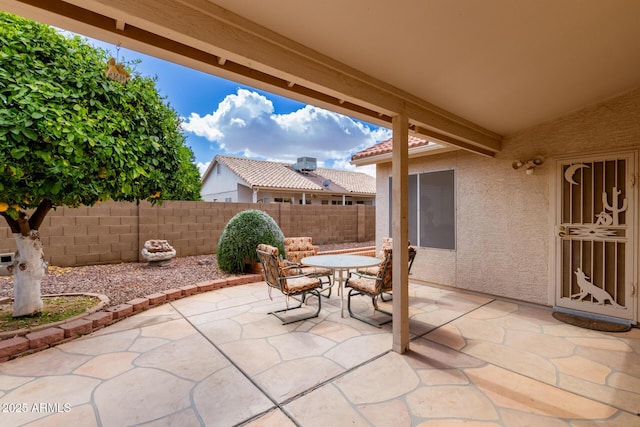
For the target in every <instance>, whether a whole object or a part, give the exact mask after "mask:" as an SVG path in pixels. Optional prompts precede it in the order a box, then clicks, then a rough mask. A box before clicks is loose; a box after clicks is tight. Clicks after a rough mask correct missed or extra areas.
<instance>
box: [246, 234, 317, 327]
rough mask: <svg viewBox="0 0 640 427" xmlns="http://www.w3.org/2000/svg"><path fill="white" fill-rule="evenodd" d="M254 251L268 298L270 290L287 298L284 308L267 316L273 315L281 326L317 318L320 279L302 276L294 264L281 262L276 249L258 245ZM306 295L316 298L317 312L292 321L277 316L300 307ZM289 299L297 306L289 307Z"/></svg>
mask: <svg viewBox="0 0 640 427" xmlns="http://www.w3.org/2000/svg"><path fill="white" fill-rule="evenodd" d="M256 251H257V253H258V258H259V259H260V263H261V264H262V274H263V277H264V280H265V282H266V283H267V285H268V286H269V288H268V289H269V298H271V290H272V289H278V290H279V291H280V292H282V293H283V294H284V295H285V296H286V298H287V299H286V308H283V309H281V310H276V311H272V312H270V313H269V314H273V315H274V316H275V317H277V318H278V319H280V321H281V322H282V324H283V325H286V324H288V323H293V322H299V321H301V320H307V319H311V318H314V317H318V315H319V314H320V308H321V298H320V292H319V290H320V288H321V287H322V283H321V282H320V279H318V278H317V277H311V276H309V275H307V274H302V273H301V271H300V268H299V267H298V266H297V265H295V264H290V263H283V262H281V260H280V257H279V253H278V248H276V247H275V246H270V245H264V244H260V245H258V247H257V249H256ZM308 293H309V294H313V295H315V296H317V297H318V310H317V311H316V312H315V313H313V314H312V315H310V316H306V317H297V318H294V319H287V318H285V317H282V316H280V315H279V313H282V312H287V311H289V310H295V309H297V308H300V307H302V305H303V304H304V303H305V301H306V296H307V294H308ZM297 296H300V299H297V298H296V297H297ZM290 297H291V298H293V299H295V300H296V301H298V302H299V304H298V305H297V306H295V307H289V298H290Z"/></svg>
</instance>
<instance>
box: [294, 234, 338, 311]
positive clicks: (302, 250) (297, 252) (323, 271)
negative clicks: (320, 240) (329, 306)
mask: <svg viewBox="0 0 640 427" xmlns="http://www.w3.org/2000/svg"><path fill="white" fill-rule="evenodd" d="M284 252H285V257H286V258H284V260H285V261H287V262H289V263H292V264H298V266H299V267H300V270H301V272H302V273H304V274H308V275H309V276H311V277H317V278H318V279H320V282H321V283H322V290H321V291H320V292H321V293H322V292H324V291H326V290H328V292H327V294H326V295H324V294H322V295H323V296H324V297H326V298H329V297H330V296H331V288H332V284H333V281H332V279H333V272H332V271H331V270H330V269H328V268H320V267H310V266H307V265H303V264H302V263H301V262H300V261H301V260H302V258H305V257H308V256H313V255H318V246H316V245H314V244H313V243H312V238H311V237H306V236H305V237H285V238H284Z"/></svg>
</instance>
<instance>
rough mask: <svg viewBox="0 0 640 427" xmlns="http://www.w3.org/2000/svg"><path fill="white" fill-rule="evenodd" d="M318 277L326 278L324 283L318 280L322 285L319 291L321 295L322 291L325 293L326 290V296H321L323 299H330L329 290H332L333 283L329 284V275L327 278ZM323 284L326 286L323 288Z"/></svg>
mask: <svg viewBox="0 0 640 427" xmlns="http://www.w3.org/2000/svg"><path fill="white" fill-rule="evenodd" d="M320 277H326V278H327V280H326V282H325V281H323V280H322V279H321V278H320V283H322V289H321V290H320V292H321V293H322V292H324V291H326V290H329V292H327V294H326V295H322V296H323V297H325V298H330V297H331V289H333V283H331V275H327V276H320ZM325 284H326V285H327V286H325Z"/></svg>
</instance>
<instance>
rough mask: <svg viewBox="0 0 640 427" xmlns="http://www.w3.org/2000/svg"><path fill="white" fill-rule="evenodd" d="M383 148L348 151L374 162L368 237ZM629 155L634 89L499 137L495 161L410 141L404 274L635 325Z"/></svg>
mask: <svg viewBox="0 0 640 427" xmlns="http://www.w3.org/2000/svg"><path fill="white" fill-rule="evenodd" d="M447 149H448V150H449V151H448V152H446V151H445V150H447ZM391 153H392V141H391V140H388V141H384V142H381V143H379V144H376V145H374V146H372V147H370V148H367V149H365V150H363V151H361V152H359V153H356V154H355V155H354V156H353V157H352V163H353V164H355V165H357V166H361V165H369V164H376V179H377V200H376V240H377V242H378V243H380V241H381V239H382V238H383V237H386V236H390V235H391V234H392V233H391V226H390V221H389V218H390V217H391V213H392V208H391V207H392V204H391V197H390V191H389V189H390V186H391V178H390V177H391V175H392V170H391ZM639 153H640V89H636V90H634V91H631V92H628V93H626V94H624V95H621V96H618V97H616V98H612V99H609V100H607V101H605V102H603V103H601V104H597V105H594V106H591V107H588V108H585V109H583V110H580V111H577V112H574V113H570V114H568V115H565V116H563V117H560V118H558V119H556V120H553V121H549V122H546V123H543V124H540V125H538V126H534V127H532V128H529V129H527V130H524V131H521V132H519V133H517V134H515V135H512V136H508V137H505V139H504V142H503V149H502V151H501V152H499V153H497V154H496V155H495V158H490V157H485V156H481V155H478V154H474V153H471V152H469V151H465V150H455V151H453V150H452V149H451V148H445V147H444V146H442V145H436V144H433V143H428V142H427V141H425V140H422V139H419V138H415V137H410V138H409V181H408V193H409V194H408V195H409V224H408V226H409V227H408V228H409V240H410V242H411V243H412V244H414V245H416V246H418V247H419V248H418V255H417V257H416V262H415V263H414V266H413V269H412V275H411V279H412V280H418V281H425V282H431V283H437V284H441V285H446V286H453V287H456V288H462V289H468V290H472V291H478V292H482V293H488V294H493V295H498V296H502V297H508V298H513V299H516V300H521V301H528V302H532V303H538V304H543V305H547V306H555V307H556V308H557V309H558V310H570V311H573V310H575V311H580V312H588V313H590V314H591V315H594V316H608V317H612V318H616V319H620V320H622V321H624V322H627V321H628V322H632V323H633V322H637V321H638V309H637V307H638V305H639V299H640V297H639V296H638V294H639V292H638V290H637V285H636V280H637V279H636V277H637V272H636V271H635V269H636V268H637V265H638V263H637V259H638V252H637V249H636V248H637V247H638V240H639V238H640V234H639V230H638V228H637V224H638V218H639V215H638V213H639V211H638V202H637V200H638V185H637V184H636V181H637V177H638V167H639V165H638V154H639ZM592 285H595V286H596V287H598V288H602V289H600V290H597V289H596V288H594V287H593V286H592Z"/></svg>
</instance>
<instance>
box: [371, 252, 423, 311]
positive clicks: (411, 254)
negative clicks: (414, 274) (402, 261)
mask: <svg viewBox="0 0 640 427" xmlns="http://www.w3.org/2000/svg"><path fill="white" fill-rule="evenodd" d="M416 253H417V252H416V248H414V247H413V246H409V263H408V264H409V269H408V271H407V274H408V275H409V276H410V275H411V267H413V261H414V260H415V259H416ZM385 297H388V299H385ZM380 299H381V300H382V301H384V302H388V301H391V300H392V299H393V298H392V295H391V292H384V293H382V294H380Z"/></svg>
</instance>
